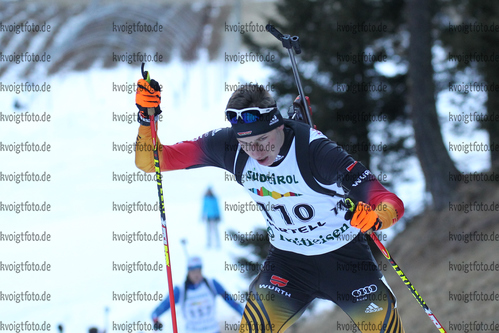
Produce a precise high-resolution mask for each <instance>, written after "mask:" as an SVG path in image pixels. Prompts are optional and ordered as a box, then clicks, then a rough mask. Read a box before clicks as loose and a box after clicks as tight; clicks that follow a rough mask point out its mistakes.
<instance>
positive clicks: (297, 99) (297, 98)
mask: <svg viewBox="0 0 499 333" xmlns="http://www.w3.org/2000/svg"><path fill="white" fill-rule="evenodd" d="M305 100H306V101H307V106H308V112H309V113H310V114H312V106H311V105H310V97H308V96H305ZM300 101H301V98H300V95H298V96H296V98H295V101H294V102H293V106H295V104H296V105H301V103H300Z"/></svg>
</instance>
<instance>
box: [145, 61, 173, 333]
mask: <svg viewBox="0 0 499 333" xmlns="http://www.w3.org/2000/svg"><path fill="white" fill-rule="evenodd" d="M144 65H145V64H144V63H142V67H141V71H142V77H143V78H144V80H146V81H147V82H148V83H150V81H151V78H150V76H149V72H147V71H146V72H145V71H144ZM147 113H148V115H149V120H150V126H151V135H152V144H153V147H154V148H153V154H154V168H155V170H156V184H157V187H158V197H159V210H160V214H161V229H162V231H163V245H164V248H165V261H166V275H167V277H168V292H169V294H170V311H171V314H172V326H173V332H174V333H177V315H176V313H175V297H173V282H172V269H171V263H170V252H169V250H168V234H167V232H166V214H165V200H164V197H163V184H162V181H161V168H160V165H159V153H158V142H157V136H156V124H155V122H154V108H147Z"/></svg>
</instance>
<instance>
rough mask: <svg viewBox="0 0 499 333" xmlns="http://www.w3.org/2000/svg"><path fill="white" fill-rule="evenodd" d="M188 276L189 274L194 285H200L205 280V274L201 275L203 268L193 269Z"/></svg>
mask: <svg viewBox="0 0 499 333" xmlns="http://www.w3.org/2000/svg"><path fill="white" fill-rule="evenodd" d="M187 274H188V277H189V280H190V281H191V282H192V283H193V284H198V283H199V282H201V280H202V279H203V274H201V268H196V269H191V270H189V272H188V273H187Z"/></svg>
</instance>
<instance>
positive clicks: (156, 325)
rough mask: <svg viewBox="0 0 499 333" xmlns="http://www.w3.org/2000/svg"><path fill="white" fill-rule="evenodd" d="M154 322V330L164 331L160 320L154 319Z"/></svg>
mask: <svg viewBox="0 0 499 333" xmlns="http://www.w3.org/2000/svg"><path fill="white" fill-rule="evenodd" d="M153 321H154V326H153V328H154V330H155V331H162V330H163V324H162V323H161V322H160V321H159V319H158V318H154V319H153Z"/></svg>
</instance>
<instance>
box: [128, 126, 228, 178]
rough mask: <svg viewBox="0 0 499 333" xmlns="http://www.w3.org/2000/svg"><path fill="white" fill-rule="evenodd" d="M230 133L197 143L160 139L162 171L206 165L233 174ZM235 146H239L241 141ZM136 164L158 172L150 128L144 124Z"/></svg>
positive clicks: (204, 137)
mask: <svg viewBox="0 0 499 333" xmlns="http://www.w3.org/2000/svg"><path fill="white" fill-rule="evenodd" d="M230 131H231V129H230V128H223V129H217V130H213V131H210V132H208V133H205V134H203V135H201V136H200V137H198V138H196V139H194V140H190V141H182V142H179V143H176V144H173V145H162V144H161V143H160V141H159V139H158V144H159V162H160V165H161V171H169V170H180V169H191V168H197V167H202V166H216V167H220V168H224V169H226V170H229V171H232V170H231V168H232V165H231V163H230V160H231V159H232V161H233V160H234V156H235V150H234V149H228V147H231V146H230V145H228V143H227V142H230V140H231V139H233V138H231V132H230ZM234 140H235V139H234ZM234 140H233V141H234ZM235 143H236V144H237V141H235ZM231 148H232V147H231ZM135 165H136V166H137V167H138V168H139V169H141V170H143V171H145V172H154V155H153V149H152V137H151V129H150V128H149V126H143V125H141V126H140V127H139V133H138V135H137V141H136V150H135Z"/></svg>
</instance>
